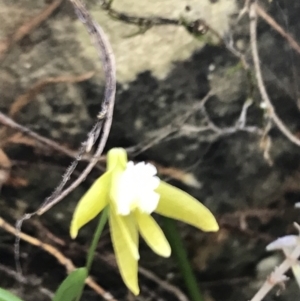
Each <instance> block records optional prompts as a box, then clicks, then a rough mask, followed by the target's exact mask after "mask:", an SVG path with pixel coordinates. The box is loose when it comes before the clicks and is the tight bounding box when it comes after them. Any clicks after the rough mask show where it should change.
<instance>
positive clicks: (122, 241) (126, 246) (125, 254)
mask: <svg viewBox="0 0 300 301" xmlns="http://www.w3.org/2000/svg"><path fill="white" fill-rule="evenodd" d="M120 220H123V221H121V222H120ZM109 223H110V232H111V238H112V243H113V248H114V252H115V255H116V260H117V264H118V267H119V270H120V274H121V276H122V279H123V281H124V283H125V284H126V286H127V287H128V288H129V289H130V290H131V291H132V292H133V293H134V294H135V295H138V294H139V292H140V289H139V285H138V259H137V258H136V257H135V256H134V254H133V253H132V247H131V246H130V245H131V244H132V243H134V244H135V245H136V246H137V244H138V231H137V227H136V225H135V224H134V221H133V220H132V219H131V216H125V217H124V216H122V217H120V216H117V215H116V213H115V211H114V209H113V208H111V210H110V215H109ZM124 225H125V228H124Z"/></svg>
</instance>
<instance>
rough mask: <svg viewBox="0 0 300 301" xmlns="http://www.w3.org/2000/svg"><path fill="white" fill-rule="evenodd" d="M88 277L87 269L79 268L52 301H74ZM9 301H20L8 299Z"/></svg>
mask: <svg viewBox="0 0 300 301" xmlns="http://www.w3.org/2000/svg"><path fill="white" fill-rule="evenodd" d="M87 276H88V271H87V269H86V268H79V269H77V270H75V271H73V272H72V273H71V274H70V275H69V276H68V277H67V278H66V279H65V280H64V281H63V282H62V284H61V285H60V286H59V288H58V289H57V291H56V293H55V296H54V298H53V300H52V301H74V300H75V298H76V297H77V296H78V295H79V294H80V293H81V291H82V289H83V286H84V282H85V279H86V278H87ZM0 301H2V300H0ZM4 301H6V300H4ZM7 301H20V300H13V299H12V300H8V299H7Z"/></svg>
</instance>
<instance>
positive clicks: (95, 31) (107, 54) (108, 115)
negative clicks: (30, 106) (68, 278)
mask: <svg viewBox="0 0 300 301" xmlns="http://www.w3.org/2000/svg"><path fill="white" fill-rule="evenodd" d="M70 1H71V3H72V4H73V5H74V8H75V10H76V12H77V15H78V17H79V18H80V20H81V21H82V22H83V23H84V24H85V26H86V27H87V30H88V32H89V34H90V36H91V39H92V40H93V42H94V44H95V47H96V49H97V51H98V53H99V55H100V57H101V59H102V63H103V67H104V72H105V79H106V85H105V97H104V101H103V103H102V107H101V111H100V113H99V114H98V119H99V120H98V122H97V123H96V125H95V126H94V128H93V129H92V130H91V132H90V133H89V134H88V138H87V140H86V141H85V142H84V143H83V144H82V148H81V150H80V153H79V156H78V159H77V160H76V161H75V162H74V163H73V164H72V165H71V167H70V168H69V169H68V170H67V172H66V173H65V175H64V177H63V180H62V182H61V183H60V185H59V186H58V188H57V189H56V190H55V191H54V193H53V194H52V195H51V196H50V197H49V198H48V199H47V200H46V201H45V203H44V204H43V205H42V206H41V208H39V209H38V210H37V212H36V213H37V214H38V215H41V214H43V213H45V212H46V211H47V210H49V209H50V208H51V207H52V206H54V205H55V204H57V203H58V202H59V201H61V200H62V199H63V198H65V197H66V196H67V195H68V194H69V193H70V192H72V191H73V190H74V189H75V188H76V187H78V185H79V184H81V183H82V182H83V181H84V180H85V178H86V177H87V175H88V174H89V173H90V171H91V170H92V169H93V167H94V166H95V165H96V164H97V162H98V159H99V157H100V156H101V154H102V152H103V149H104V146H105V144H106V141H107V139H108V135H109V132H110V128H111V123H112V117H113V108H114V102H115V93H116V70H115V59H114V55H113V52H112V49H111V46H110V43H109V41H108V39H107V37H106V35H105V33H104V32H103V30H102V28H101V27H100V26H99V24H97V23H96V22H95V21H94V20H93V19H92V17H91V16H90V14H89V13H88V11H87V10H86V9H85V7H84V5H83V4H82V3H81V2H80V1H79V0H70ZM102 126H103V127H102ZM102 128H103V129H102ZM101 129H102V136H101V139H100V142H99V144H98V147H97V150H96V152H95V154H94V157H93V158H92V159H91V161H90V163H89V164H88V166H87V167H86V168H85V169H84V171H83V172H82V174H81V175H80V176H79V177H78V178H77V179H76V180H75V181H74V182H73V183H72V184H71V185H70V186H69V187H68V188H66V189H65V190H62V189H63V187H64V186H65V184H66V182H67V181H68V179H69V177H70V175H71V173H72V172H73V171H74V169H75V166H76V164H77V162H78V161H79V160H80V158H81V156H82V154H83V152H84V151H85V150H86V147H87V146H89V147H90V145H93V144H94V143H95V142H96V140H97V138H98V136H99V135H100V131H101ZM25 218H28V216H27V217H25Z"/></svg>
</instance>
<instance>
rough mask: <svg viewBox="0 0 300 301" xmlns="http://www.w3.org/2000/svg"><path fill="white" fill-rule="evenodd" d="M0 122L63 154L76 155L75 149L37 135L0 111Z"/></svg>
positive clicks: (73, 156)
mask: <svg viewBox="0 0 300 301" xmlns="http://www.w3.org/2000/svg"><path fill="white" fill-rule="evenodd" d="M0 123H2V124H3V125H5V126H7V127H10V128H12V129H14V130H16V131H19V132H21V133H22V134H24V135H26V136H29V137H31V138H33V139H34V140H36V141H38V142H40V143H42V144H44V145H46V146H48V147H50V148H51V149H54V150H56V151H58V152H60V153H62V154H65V155H67V156H69V157H71V158H75V157H76V152H75V151H72V150H70V149H68V148H66V147H64V146H62V145H61V144H59V143H57V142H55V141H53V140H50V139H48V138H45V137H43V136H41V135H39V134H38V133H36V132H34V131H32V130H30V129H29V128H27V127H25V126H23V125H21V124H19V123H17V122H15V121H14V120H13V119H11V118H9V117H8V116H6V115H5V114H3V113H1V112H0Z"/></svg>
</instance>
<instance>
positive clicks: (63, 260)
mask: <svg viewBox="0 0 300 301" xmlns="http://www.w3.org/2000/svg"><path fill="white" fill-rule="evenodd" d="M0 227H1V228H2V229H4V230H5V231H7V232H9V233H11V234H13V235H15V236H19V237H20V238H21V239H22V240H24V241H26V242H28V243H29V244H31V245H33V246H36V247H38V248H40V249H42V250H44V251H45V252H47V253H48V254H50V255H51V256H53V257H55V258H56V259H57V261H58V262H59V263H60V264H61V265H63V266H64V267H65V268H66V271H67V273H68V274H69V273H71V272H72V271H74V270H75V269H76V266H75V265H74V264H73V262H72V261H71V260H70V259H69V258H67V257H66V256H65V255H64V254H62V253H61V252H60V251H59V250H58V249H56V248H54V247H53V246H51V245H49V244H46V243H43V242H42V241H40V240H38V239H36V238H35V237H32V236H30V235H27V234H25V233H22V232H19V231H18V230H17V229H16V228H15V227H13V226H11V225H10V224H9V223H7V222H6V221H5V220H4V219H2V218H1V217H0ZM85 283H86V284H87V285H88V286H89V287H90V288H92V289H93V290H94V291H95V292H96V293H97V294H99V295H100V296H102V297H103V298H104V299H105V300H109V301H117V300H116V299H115V298H114V297H113V296H112V295H111V294H110V293H109V292H107V291H105V290H104V289H103V288H102V287H101V286H99V285H98V284H97V283H96V282H95V281H94V280H93V279H92V278H91V277H88V278H87V279H86V281H85Z"/></svg>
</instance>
